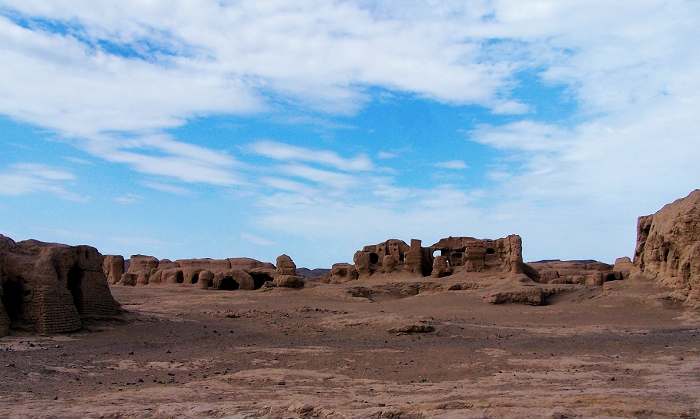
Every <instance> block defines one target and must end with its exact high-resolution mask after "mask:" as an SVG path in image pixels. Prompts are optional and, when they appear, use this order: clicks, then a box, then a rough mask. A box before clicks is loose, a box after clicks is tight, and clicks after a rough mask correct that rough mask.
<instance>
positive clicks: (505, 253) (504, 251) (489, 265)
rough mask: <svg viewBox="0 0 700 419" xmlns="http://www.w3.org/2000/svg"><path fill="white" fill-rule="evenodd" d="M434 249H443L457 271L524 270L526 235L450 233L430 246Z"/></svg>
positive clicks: (450, 265)
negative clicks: (477, 236)
mask: <svg viewBox="0 0 700 419" xmlns="http://www.w3.org/2000/svg"><path fill="white" fill-rule="evenodd" d="M430 250H431V252H433V253H434V252H436V251H439V252H440V256H442V257H443V258H444V260H445V261H446V263H447V265H448V266H449V267H450V268H451V269H452V270H453V271H454V272H455V273H457V272H483V271H499V272H501V273H512V274H522V273H523V247H522V239H521V238H520V236H518V235H515V234H511V235H510V236H508V237H505V238H501V239H497V240H491V239H475V238H474V237H447V238H444V239H441V240H440V241H438V242H437V243H435V244H433V245H432V246H430ZM440 263H443V261H442V260H441V261H440ZM441 269H442V268H441Z"/></svg>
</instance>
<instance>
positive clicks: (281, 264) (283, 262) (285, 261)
mask: <svg viewBox="0 0 700 419" xmlns="http://www.w3.org/2000/svg"><path fill="white" fill-rule="evenodd" d="M275 262H276V264H277V269H276V271H275V280H274V281H273V282H272V283H273V285H275V286H278V287H285V288H301V287H303V286H304V280H303V279H302V278H300V277H298V276H297V275H296V274H297V265H296V264H295V263H294V261H293V260H292V258H290V257H289V256H287V255H280V256H278V257H277V260H276V261H275Z"/></svg>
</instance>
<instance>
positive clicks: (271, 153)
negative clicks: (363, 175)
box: [248, 141, 375, 172]
mask: <svg viewBox="0 0 700 419" xmlns="http://www.w3.org/2000/svg"><path fill="white" fill-rule="evenodd" d="M248 149H249V150H250V151H251V152H253V153H255V154H258V155H261V156H264V157H268V158H271V159H275V160H279V161H287V162H308V163H316V164H319V165H322V166H328V167H332V168H334V169H336V170H342V171H346V172H363V171H371V170H374V169H375V167H374V165H373V163H372V160H370V159H369V157H367V156H364V155H359V156H357V157H353V158H344V157H340V156H339V155H338V153H336V152H334V151H330V150H311V149H308V148H306V147H298V146H293V145H289V144H284V143H279V142H275V141H257V142H255V143H253V144H251V145H249V146H248Z"/></svg>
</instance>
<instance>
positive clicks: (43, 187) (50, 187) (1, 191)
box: [0, 163, 87, 201]
mask: <svg viewBox="0 0 700 419" xmlns="http://www.w3.org/2000/svg"><path fill="white" fill-rule="evenodd" d="M75 179H76V177H75V175H74V174H73V173H71V172H68V171H67V170H65V169H62V168H57V167H51V166H47V165H44V164H37V163H15V164H11V165H9V166H7V167H6V168H5V170H3V171H0V195H9V196H20V195H26V194H33V193H48V194H51V195H54V196H56V197H58V198H62V199H67V200H70V201H85V200H86V199H87V198H85V197H81V196H80V195H78V194H75V193H73V192H70V191H68V190H67V189H66V185H67V184H70V183H73V182H74V181H75Z"/></svg>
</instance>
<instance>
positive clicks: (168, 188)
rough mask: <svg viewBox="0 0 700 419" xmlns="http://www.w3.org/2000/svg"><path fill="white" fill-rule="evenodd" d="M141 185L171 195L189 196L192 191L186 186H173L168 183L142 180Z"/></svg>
mask: <svg viewBox="0 0 700 419" xmlns="http://www.w3.org/2000/svg"><path fill="white" fill-rule="evenodd" d="M142 185H143V186H145V187H147V188H151V189H155V190H157V191H161V192H166V193H169V194H173V195H181V196H189V195H191V194H192V191H190V190H189V189H187V188H182V187H180V186H175V185H169V184H167V183H161V182H142Z"/></svg>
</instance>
